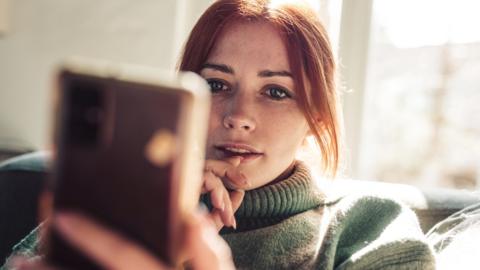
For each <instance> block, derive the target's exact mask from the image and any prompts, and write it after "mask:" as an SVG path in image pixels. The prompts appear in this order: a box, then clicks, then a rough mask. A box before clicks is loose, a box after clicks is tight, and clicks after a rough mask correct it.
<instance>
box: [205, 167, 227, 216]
mask: <svg viewBox="0 0 480 270" xmlns="http://www.w3.org/2000/svg"><path fill="white" fill-rule="evenodd" d="M203 186H204V189H205V192H210V200H211V202H212V205H213V207H214V208H218V209H220V210H222V211H223V210H224V209H225V202H224V200H223V193H224V192H227V190H226V189H225V187H224V185H223V183H222V181H221V180H220V179H219V178H218V177H217V176H215V175H214V174H213V173H212V172H205V173H204V184H203Z"/></svg>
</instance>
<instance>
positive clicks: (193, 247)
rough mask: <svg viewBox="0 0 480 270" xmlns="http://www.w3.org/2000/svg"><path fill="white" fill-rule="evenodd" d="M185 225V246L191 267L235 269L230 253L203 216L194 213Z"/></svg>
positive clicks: (217, 269)
mask: <svg viewBox="0 0 480 270" xmlns="http://www.w3.org/2000/svg"><path fill="white" fill-rule="evenodd" d="M192 221H193V222H191V223H190V224H189V225H188V226H187V239H188V241H187V246H188V249H189V251H190V254H193V255H194V256H193V257H192V259H191V265H192V268H193V269H213V270H219V269H222V270H223V269H227V270H230V269H235V267H234V265H233V260H232V253H231V251H230V248H229V247H228V245H227V244H226V243H225V241H224V240H223V239H222V238H220V236H219V235H218V233H217V231H216V230H215V227H214V226H213V224H212V223H211V222H210V221H209V220H208V219H207V218H205V216H202V215H198V214H194V215H193V218H192Z"/></svg>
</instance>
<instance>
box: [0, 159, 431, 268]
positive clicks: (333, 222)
mask: <svg viewBox="0 0 480 270" xmlns="http://www.w3.org/2000/svg"><path fill="white" fill-rule="evenodd" d="M207 204H208V201H207ZM235 216H236V219H237V230H232V229H223V230H222V231H221V235H222V237H223V238H224V239H225V240H226V241H227V243H228V244H229V246H230V248H231V249H232V254H233V258H234V263H235V265H236V267H237V268H238V269H340V270H357V269H367V270H368V269H400V270H402V269H434V268H435V260H434V256H433V251H432V249H431V248H430V246H429V245H428V244H427V243H426V242H425V237H424V235H423V233H422V231H421V229H420V227H419V225H418V221H417V219H416V216H415V214H414V213H413V212H412V211H411V210H410V209H408V208H407V207H405V206H404V205H402V204H400V203H398V202H396V201H393V200H391V199H388V198H381V197H378V196H373V195H366V194H364V195H355V196H346V197H344V198H341V199H336V200H335V201H329V200H328V198H326V197H325V196H324V194H323V193H322V192H321V191H320V190H319V188H317V186H316V184H315V181H313V179H312V177H311V176H310V174H309V171H308V169H307V168H306V166H305V165H303V164H302V163H300V162H298V163H297V164H296V166H295V169H294V172H293V173H292V175H291V176H290V177H288V178H287V179H285V180H283V181H281V182H277V183H274V184H271V185H267V186H264V187H261V188H258V189H255V190H250V191H247V192H246V193H245V197H244V200H243V202H242V204H241V206H240V208H239V210H238V211H237V212H236V214H235ZM39 242H41V239H40V240H39V239H38V229H36V230H35V231H33V232H32V233H31V234H30V235H28V236H27V237H26V239H25V240H23V241H22V242H21V243H20V244H19V245H17V246H16V248H15V250H14V253H15V254H24V255H27V256H30V257H32V256H37V255H39V254H38V248H37V247H38V245H39ZM5 269H8V267H6V268H5Z"/></svg>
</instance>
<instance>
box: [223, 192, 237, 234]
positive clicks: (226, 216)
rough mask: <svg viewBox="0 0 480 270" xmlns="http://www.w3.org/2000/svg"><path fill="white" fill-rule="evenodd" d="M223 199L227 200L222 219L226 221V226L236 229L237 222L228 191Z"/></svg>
mask: <svg viewBox="0 0 480 270" xmlns="http://www.w3.org/2000/svg"><path fill="white" fill-rule="evenodd" d="M223 199H224V201H225V211H223V213H222V220H223V221H224V224H225V226H228V227H233V228H234V229H236V228H237V224H236V222H235V216H234V215H233V209H232V201H231V200H230V195H229V194H228V192H225V195H224V198H223Z"/></svg>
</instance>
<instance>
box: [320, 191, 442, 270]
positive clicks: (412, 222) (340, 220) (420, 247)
mask: <svg viewBox="0 0 480 270" xmlns="http://www.w3.org/2000/svg"><path fill="white" fill-rule="evenodd" d="M322 249H323V250H322V251H321V252H320V254H321V255H320V256H321V257H322V256H326V257H325V258H323V259H324V261H325V262H329V264H330V265H328V266H327V269H339V270H343V269H348V270H355V269H434V267H435V260H434V256H433V251H432V249H431V247H430V246H429V245H428V244H427V242H426V240H425V236H424V235H423V232H422V231H421V229H420V226H419V224H418V220H417V218H416V216H415V214H414V213H413V211H411V210H410V209H409V208H408V207H406V206H404V205H402V204H401V203H399V202H396V201H393V200H391V199H388V198H382V197H377V196H351V197H346V198H344V199H342V200H340V201H339V202H338V203H337V204H336V205H335V206H334V209H333V213H332V220H331V222H330V224H329V226H328V228H327V230H326V232H325V235H324V240H323V245H322ZM320 259H322V258H320Z"/></svg>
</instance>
